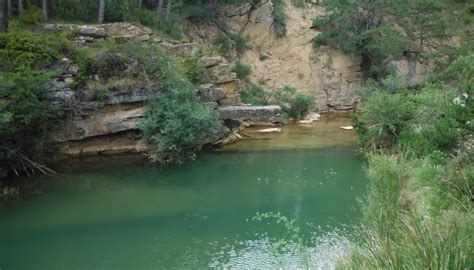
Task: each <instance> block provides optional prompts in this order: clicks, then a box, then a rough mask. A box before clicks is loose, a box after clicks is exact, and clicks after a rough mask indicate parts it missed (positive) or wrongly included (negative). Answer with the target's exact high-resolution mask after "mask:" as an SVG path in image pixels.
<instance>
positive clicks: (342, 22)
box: [313, 0, 448, 78]
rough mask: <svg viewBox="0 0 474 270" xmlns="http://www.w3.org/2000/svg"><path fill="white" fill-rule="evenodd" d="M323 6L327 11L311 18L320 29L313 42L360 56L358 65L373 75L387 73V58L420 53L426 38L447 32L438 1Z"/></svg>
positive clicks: (336, 2)
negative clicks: (360, 61) (408, 53)
mask: <svg viewBox="0 0 474 270" xmlns="http://www.w3.org/2000/svg"><path fill="white" fill-rule="evenodd" d="M325 6H326V9H327V13H326V15H324V16H319V17H317V18H315V19H314V20H313V27H315V28H317V29H318V30H319V31H321V32H322V33H321V34H319V35H318V36H317V37H316V38H315V39H314V44H315V46H316V47H318V46H322V45H330V46H333V47H337V48H338V49H340V50H342V51H343V52H345V53H350V54H358V55H360V56H362V63H361V66H362V67H363V68H364V69H366V70H367V71H368V73H367V74H368V75H370V76H371V77H373V78H382V77H384V76H386V75H389V74H390V73H389V71H388V70H387V68H388V64H389V63H390V60H392V59H397V58H401V57H402V56H403V53H404V52H407V51H411V52H415V54H416V56H423V54H424V53H425V50H424V48H425V47H426V45H424V44H427V43H429V42H428V40H436V39H441V40H442V39H445V38H446V36H447V34H446V33H447V32H448V31H447V25H446V21H445V19H444V17H443V16H442V14H441V13H440V12H441V10H442V9H440V5H439V3H437V1H431V0H416V1H383V2H381V1H349V2H347V1H344V0H333V1H327V2H325Z"/></svg>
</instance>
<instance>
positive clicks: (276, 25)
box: [272, 0, 287, 37]
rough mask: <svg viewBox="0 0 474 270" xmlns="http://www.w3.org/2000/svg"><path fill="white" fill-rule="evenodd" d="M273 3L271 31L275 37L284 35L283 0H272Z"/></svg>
mask: <svg viewBox="0 0 474 270" xmlns="http://www.w3.org/2000/svg"><path fill="white" fill-rule="evenodd" d="M272 3H273V31H275V34H276V36H277V37H284V36H285V35H286V19H287V16H286V14H285V2H284V1H283V0H272Z"/></svg>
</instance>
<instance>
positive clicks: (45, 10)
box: [41, 0, 48, 22]
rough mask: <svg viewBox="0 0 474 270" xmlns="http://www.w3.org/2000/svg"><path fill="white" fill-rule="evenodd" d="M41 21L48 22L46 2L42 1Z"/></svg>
mask: <svg viewBox="0 0 474 270" xmlns="http://www.w3.org/2000/svg"><path fill="white" fill-rule="evenodd" d="M41 6H42V9H43V19H44V21H45V22H47V21H48V0H42V5H41Z"/></svg>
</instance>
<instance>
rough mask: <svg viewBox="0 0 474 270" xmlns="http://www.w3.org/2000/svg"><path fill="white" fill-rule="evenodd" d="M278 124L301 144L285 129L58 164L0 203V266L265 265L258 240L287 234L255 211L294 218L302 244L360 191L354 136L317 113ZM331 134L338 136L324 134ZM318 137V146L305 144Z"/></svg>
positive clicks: (334, 220)
mask: <svg viewBox="0 0 474 270" xmlns="http://www.w3.org/2000/svg"><path fill="white" fill-rule="evenodd" d="M345 121H347V119H346V120H345ZM284 128H285V127H284ZM289 128H290V129H291V130H292V132H293V133H298V130H300V131H299V132H300V133H299V134H302V133H304V134H306V137H305V136H303V135H300V136H303V137H304V142H303V144H304V145H305V147H298V146H296V147H294V148H291V147H289V146H290V145H291V144H289V143H287V140H292V138H293V137H292V136H291V135H289V136H287V134H286V133H283V134H280V137H278V135H277V134H272V135H265V136H269V138H267V139H266V140H262V141H261V142H264V144H265V146H263V147H261V148H258V147H256V146H255V145H256V144H255V141H245V142H241V143H239V144H236V145H233V146H230V147H228V148H226V150H225V151H217V152H208V153H204V154H201V155H199V157H198V159H197V160H195V161H191V162H187V163H185V164H183V165H174V166H156V165H151V164H149V163H147V162H146V160H144V159H143V158H142V157H136V156H135V157H115V158H111V157H104V158H94V159H87V160H81V161H79V162H77V161H74V162H67V163H64V164H63V166H62V168H58V169H59V171H61V174H58V175H56V176H53V177H43V178H42V179H40V180H39V181H38V189H39V190H40V191H41V193H40V194H39V195H36V196H30V197H27V198H25V199H23V200H19V201H15V202H12V203H10V204H9V205H8V206H7V207H4V208H2V209H0V269H2V270H3V269H202V268H208V267H210V266H212V267H216V266H219V265H221V266H222V265H224V264H225V266H226V267H236V268H260V267H262V266H263V265H267V266H268V264H265V260H268V258H267V257H266V256H267V255H268V254H267V255H262V254H264V253H265V252H262V247H263V246H265V245H267V244H268V242H269V241H270V242H271V241H273V240H272V239H275V238H281V237H286V231H285V228H284V226H283V225H282V224H281V223H280V224H277V223H276V222H274V220H271V219H269V220H263V221H255V220H253V219H252V218H253V217H255V216H256V214H257V213H268V212H274V213H277V212H280V213H281V214H282V215H284V216H286V217H288V218H289V219H294V220H296V224H297V226H299V227H300V228H301V230H302V232H301V236H302V237H303V239H305V241H306V242H308V244H309V245H311V239H312V236H313V235H314V232H315V231H318V233H321V232H324V231H331V230H332V229H333V228H334V227H337V226H340V225H341V224H349V223H351V222H352V221H353V220H355V219H356V218H357V216H358V211H357V203H356V198H357V197H359V196H361V195H362V193H363V191H364V188H363V187H364V184H365V179H364V172H363V168H362V160H361V159H360V158H358V157H357V156H356V154H355V151H354V150H355V147H354V141H353V140H349V139H347V138H348V137H347V136H353V135H349V134H347V133H344V131H341V130H339V129H338V128H337V127H336V126H334V127H333V128H329V129H328V126H327V125H326V124H325V123H324V122H321V123H319V124H315V125H313V126H310V127H305V129H304V130H303V129H299V127H296V126H290V127H289ZM321 129H326V133H325V137H326V138H323V137H324V136H321V134H319V133H320V132H321ZM302 130H303V131H302ZM316 134H319V135H316ZM285 136H287V137H285ZM327 136H329V137H331V139H328V138H327ZM338 136H339V138H341V137H344V138H346V139H347V140H346V139H344V140H345V142H344V143H341V144H340V145H338V144H336V143H334V144H328V143H327V141H328V140H333V141H334V138H338ZM308 137H309V138H308ZM282 138H284V139H282ZM318 139H321V141H325V143H324V144H318V143H315V142H313V144H312V146H308V145H311V144H309V142H311V140H318ZM272 144H273V147H272ZM66 165H67V166H66ZM65 167H67V168H65ZM319 226H320V227H321V228H322V229H321V230H316V229H315V228H317V227H319ZM257 251H258V252H257ZM236 254H246V255H245V256H247V257H243V255H236ZM232 260H233V261H232ZM234 261H235V263H234ZM229 262H231V264H230V265H229ZM270 265H271V264H270Z"/></svg>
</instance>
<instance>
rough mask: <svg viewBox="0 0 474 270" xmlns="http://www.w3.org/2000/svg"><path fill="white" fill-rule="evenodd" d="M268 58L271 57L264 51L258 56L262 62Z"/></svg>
mask: <svg viewBox="0 0 474 270" xmlns="http://www.w3.org/2000/svg"><path fill="white" fill-rule="evenodd" d="M268 58H270V57H269V56H268V55H267V54H264V53H261V54H260V56H259V57H258V59H259V60H260V61H262V62H263V61H265V60H267V59H268Z"/></svg>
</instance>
